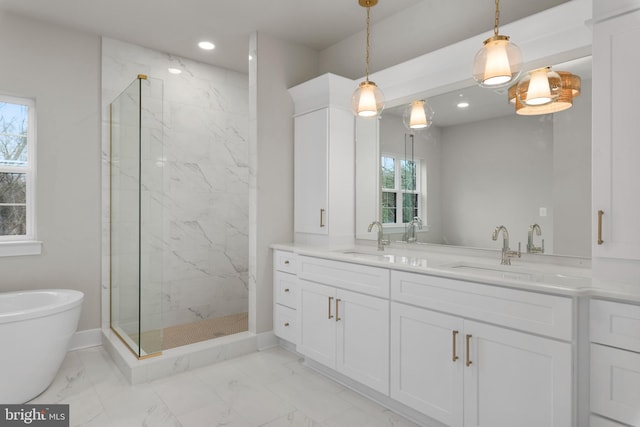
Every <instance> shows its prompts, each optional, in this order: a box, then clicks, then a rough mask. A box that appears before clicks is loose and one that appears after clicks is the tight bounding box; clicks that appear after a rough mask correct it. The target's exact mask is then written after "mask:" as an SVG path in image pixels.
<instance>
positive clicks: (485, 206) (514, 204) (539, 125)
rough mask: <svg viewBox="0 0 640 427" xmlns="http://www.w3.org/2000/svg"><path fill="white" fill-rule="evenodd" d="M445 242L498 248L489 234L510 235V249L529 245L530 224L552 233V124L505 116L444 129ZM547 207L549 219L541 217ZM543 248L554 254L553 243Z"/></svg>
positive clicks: (548, 120)
mask: <svg viewBox="0 0 640 427" xmlns="http://www.w3.org/2000/svg"><path fill="white" fill-rule="evenodd" d="M441 144H442V145H441V147H442V164H441V182H442V211H443V213H445V214H446V215H447V218H448V220H447V221H445V223H444V224H443V242H444V243H446V244H455V245H462V246H472V247H484V248H487V247H488V248H496V249H499V248H501V247H502V236H500V238H499V239H498V241H497V242H493V241H492V240H491V233H492V231H493V229H494V228H495V227H496V226H498V225H504V226H505V227H507V229H508V230H509V235H510V246H511V248H512V249H517V247H518V242H523V243H522V245H523V246H522V248H523V250H524V248H525V247H526V244H527V231H528V228H529V225H531V224H533V223H534V222H535V223H538V224H539V225H540V227H542V232H543V237H545V233H547V234H548V235H552V233H553V221H552V218H553V208H552V180H553V122H552V119H551V117H550V116H530V117H525V116H516V115H515V113H514V115H513V116H507V117H502V118H497V119H492V120H485V121H481V122H475V123H470V124H464V125H459V126H450V127H447V128H444V129H443V130H442V141H441ZM539 208H547V216H546V217H541V216H540V215H539ZM545 246H546V248H547V249H548V250H549V252H551V251H552V249H553V248H552V246H553V242H552V240H551V239H546V241H545Z"/></svg>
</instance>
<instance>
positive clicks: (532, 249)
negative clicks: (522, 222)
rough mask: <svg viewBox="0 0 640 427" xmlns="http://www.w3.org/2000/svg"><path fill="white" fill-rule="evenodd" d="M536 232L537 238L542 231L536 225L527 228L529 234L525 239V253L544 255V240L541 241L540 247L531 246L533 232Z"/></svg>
mask: <svg viewBox="0 0 640 427" xmlns="http://www.w3.org/2000/svg"><path fill="white" fill-rule="evenodd" d="M534 230H535V232H536V234H537V235H538V236H541V235H542V229H541V228H540V226H539V225H538V224H531V225H530V226H529V234H528V237H527V253H530V254H543V253H544V239H542V246H536V245H534V244H533V232H534Z"/></svg>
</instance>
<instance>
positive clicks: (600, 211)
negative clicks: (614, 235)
mask: <svg viewBox="0 0 640 427" xmlns="http://www.w3.org/2000/svg"><path fill="white" fill-rule="evenodd" d="M602 215H604V211H603V210H599V211H598V244H599V245H601V244H603V243H604V240H602Z"/></svg>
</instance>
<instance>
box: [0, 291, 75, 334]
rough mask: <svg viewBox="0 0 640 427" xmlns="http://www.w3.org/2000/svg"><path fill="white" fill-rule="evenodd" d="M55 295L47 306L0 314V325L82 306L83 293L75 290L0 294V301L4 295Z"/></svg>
mask: <svg viewBox="0 0 640 427" xmlns="http://www.w3.org/2000/svg"><path fill="white" fill-rule="evenodd" d="M43 293H44V294H55V297H54V298H53V299H52V301H51V302H50V303H48V304H44V305H40V306H37V307H30V308H26V309H25V308H19V309H16V310H10V311H7V312H0V325H3V324H9V323H14V322H20V321H25V320H30V319H38V318H41V317H47V316H51V315H54V314H58V313H63V312H65V311H68V310H73V309H74V308H76V307H79V306H80V305H82V301H83V300H84V293H83V292H81V291H78V290H75V289H29V290H26V291H10V292H0V299H1V298H2V297H3V296H4V295H26V296H28V295H29V294H43Z"/></svg>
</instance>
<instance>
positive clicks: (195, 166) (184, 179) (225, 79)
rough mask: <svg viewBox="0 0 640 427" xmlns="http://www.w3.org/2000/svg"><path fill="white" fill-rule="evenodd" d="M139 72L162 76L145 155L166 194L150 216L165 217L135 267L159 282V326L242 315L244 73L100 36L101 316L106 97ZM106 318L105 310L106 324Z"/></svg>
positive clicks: (245, 197)
mask: <svg viewBox="0 0 640 427" xmlns="http://www.w3.org/2000/svg"><path fill="white" fill-rule="evenodd" d="M169 67H176V68H180V69H181V70H182V73H181V74H178V75H175V74H171V73H169V72H168V70H167V69H168V68H169ZM138 74H145V75H147V76H149V77H150V78H154V79H160V80H162V81H163V91H164V93H163V108H162V109H163V132H162V136H161V137H162V144H161V147H162V149H161V150H159V149H157V148H153V149H151V150H150V151H149V152H147V153H143V159H144V158H145V157H147V158H148V159H150V160H152V161H153V163H155V164H156V167H157V168H158V169H159V170H160V171H161V172H162V177H163V178H162V180H163V188H164V192H163V194H161V195H159V196H157V197H154V199H153V200H151V201H150V203H149V205H150V206H156V209H161V210H162V215H156V216H155V217H156V218H157V217H161V218H162V225H161V227H159V228H161V230H162V232H161V235H159V236H150V237H149V238H150V244H151V245H154V246H155V247H156V248H157V249H161V251H162V257H150V258H148V259H146V260H145V262H143V269H145V270H148V271H146V272H145V271H143V273H142V275H143V276H145V275H146V277H147V279H148V280H147V281H148V283H149V284H150V286H154V282H156V281H158V280H160V281H161V288H162V292H161V297H162V298H161V310H162V319H163V320H162V322H163V326H164V327H167V326H173V325H177V324H183V323H188V322H193V321H196V320H200V319H208V318H212V317H219V316H225V315H228V314H233V313H240V312H246V311H247V310H248V284H247V282H248V238H249V236H248V229H249V227H248V220H249V218H248V216H249V183H248V180H249V170H248V77H247V75H244V74H241V73H237V72H234V71H230V70H225V69H222V68H217V67H213V66H210V65H206V64H202V63H198V62H194V61H190V60H186V59H183V58H177V57H174V56H171V55H168V54H163V53H160V52H157V51H154V50H150V49H146V48H142V47H140V46H136V45H132V44H128V43H124V42H120V41H117V40H113V39H108V38H103V40H102V102H103V137H102V141H103V153H102V156H103V161H102V163H103V237H104V238H103V313H105V312H106V313H107V315H108V311H109V309H108V301H109V236H110V232H109V103H110V102H111V101H113V100H114V99H115V98H116V97H117V96H118V94H119V93H120V92H122V90H123V89H124V88H126V87H127V86H128V85H129V84H130V83H131V82H132V81H133V80H134V79H135V78H136V76H137V75H138ZM152 137H156V136H152ZM149 146H150V147H157V145H154V144H151V145H149ZM143 185H144V177H143ZM143 209H144V208H143ZM142 216H143V218H145V213H144V212H143V213H142ZM105 301H106V304H105ZM147 303H148V304H150V305H155V307H151V306H148V307H147V310H148V311H149V312H150V313H153V312H156V311H157V310H158V309H159V307H157V305H158V304H159V303H160V301H148V302H147ZM143 304H144V302H143ZM108 321H109V319H108V316H104V315H103V326H108Z"/></svg>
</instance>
